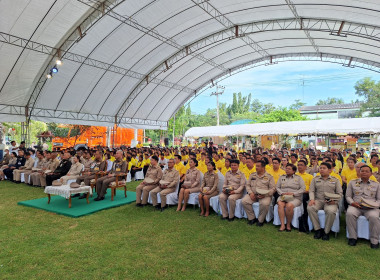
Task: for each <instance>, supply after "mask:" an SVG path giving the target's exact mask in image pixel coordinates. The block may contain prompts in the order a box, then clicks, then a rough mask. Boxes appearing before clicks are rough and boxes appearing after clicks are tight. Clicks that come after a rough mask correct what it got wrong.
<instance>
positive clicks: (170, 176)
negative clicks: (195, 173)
mask: <svg viewBox="0 0 380 280" xmlns="http://www.w3.org/2000/svg"><path fill="white" fill-rule="evenodd" d="M174 164H175V163H174V159H172V158H171V159H169V162H168V169H166V170H165V171H164V173H163V175H162V180H160V182H159V186H158V187H156V188H155V189H153V190H152V191H151V192H150V195H151V198H152V203H153V206H154V207H155V208H156V209H157V210H159V209H161V212H162V211H164V210H165V208H166V207H167V205H166V196H167V195H168V194H170V193H173V192H175V191H176V186H177V184H178V183H179V178H180V177H179V172H178V171H177V170H176V169H175V168H174ZM158 193H159V194H160V198H161V205H159V204H158V202H157V194H158Z"/></svg>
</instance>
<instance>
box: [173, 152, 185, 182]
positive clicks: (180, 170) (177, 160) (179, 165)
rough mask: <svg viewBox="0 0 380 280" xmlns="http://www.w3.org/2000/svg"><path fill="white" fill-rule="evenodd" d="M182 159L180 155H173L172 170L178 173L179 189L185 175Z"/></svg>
mask: <svg viewBox="0 0 380 280" xmlns="http://www.w3.org/2000/svg"><path fill="white" fill-rule="evenodd" d="M181 160H182V157H181V156H180V155H175V156H174V163H175V164H174V168H175V169H176V170H177V171H178V173H179V177H180V187H181V185H182V183H183V181H184V179H185V175H186V168H185V166H184V165H183V163H182V161H181Z"/></svg>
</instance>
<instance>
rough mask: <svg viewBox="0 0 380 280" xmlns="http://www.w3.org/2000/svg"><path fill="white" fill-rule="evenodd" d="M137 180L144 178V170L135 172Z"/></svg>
mask: <svg viewBox="0 0 380 280" xmlns="http://www.w3.org/2000/svg"><path fill="white" fill-rule="evenodd" d="M135 179H136V180H144V171H143V170H140V171H137V172H136V173H135Z"/></svg>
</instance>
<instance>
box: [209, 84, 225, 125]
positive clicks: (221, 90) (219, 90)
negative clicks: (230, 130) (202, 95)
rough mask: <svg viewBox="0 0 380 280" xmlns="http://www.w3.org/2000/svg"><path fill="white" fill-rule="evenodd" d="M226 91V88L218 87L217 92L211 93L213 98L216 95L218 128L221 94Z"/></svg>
mask: <svg viewBox="0 0 380 280" xmlns="http://www.w3.org/2000/svg"><path fill="white" fill-rule="evenodd" d="M224 89H225V87H224V86H218V85H216V91H215V92H213V93H211V96H212V95H216V118H217V120H216V125H217V126H219V94H223V93H224Z"/></svg>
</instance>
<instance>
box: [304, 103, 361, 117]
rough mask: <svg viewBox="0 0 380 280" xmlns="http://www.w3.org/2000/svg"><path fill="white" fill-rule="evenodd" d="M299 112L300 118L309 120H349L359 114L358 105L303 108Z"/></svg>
mask: <svg viewBox="0 0 380 280" xmlns="http://www.w3.org/2000/svg"><path fill="white" fill-rule="evenodd" d="M299 110H300V113H301V115H302V116H305V117H307V118H308V119H310V120H315V119H322V120H325V119H349V118H355V117H356V116H357V115H358V114H359V111H360V103H352V104H331V105H316V106H303V107H301V108H300V109H299ZM364 116H365V114H364ZM364 116H363V117H364Z"/></svg>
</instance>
